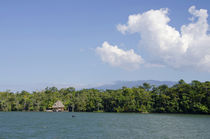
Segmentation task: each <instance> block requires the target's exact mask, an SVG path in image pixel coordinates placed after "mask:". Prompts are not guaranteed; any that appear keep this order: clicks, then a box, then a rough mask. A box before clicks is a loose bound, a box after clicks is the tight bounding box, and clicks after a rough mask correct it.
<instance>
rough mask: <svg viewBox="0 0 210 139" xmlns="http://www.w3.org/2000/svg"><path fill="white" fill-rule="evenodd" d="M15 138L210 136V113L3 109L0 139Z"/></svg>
mask: <svg viewBox="0 0 210 139" xmlns="http://www.w3.org/2000/svg"><path fill="white" fill-rule="evenodd" d="M72 115H75V116H76V117H72ZM13 138H14V139H23V138H29V139H65V138H66V139H68V138H72V139H87V138H88V139H97V138H99V139H153V138H154V139H177V138H179V139H182V138H183V139H198V138H199V139H209V138H210V115H190V114H137V113H76V112H75V113H71V112H64V113H46V112H0V139H13Z"/></svg>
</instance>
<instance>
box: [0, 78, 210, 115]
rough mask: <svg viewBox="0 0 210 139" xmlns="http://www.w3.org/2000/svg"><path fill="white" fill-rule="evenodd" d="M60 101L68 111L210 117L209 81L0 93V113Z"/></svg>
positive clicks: (41, 108) (44, 108) (43, 108)
mask: <svg viewBox="0 0 210 139" xmlns="http://www.w3.org/2000/svg"><path fill="white" fill-rule="evenodd" d="M57 100H60V101H62V102H63V105H64V106H65V107H64V110H65V111H70V112H134V113H185V114H210V82H209V81H206V82H199V81H196V80H194V81H192V82H191V83H189V84H188V83H186V82H185V81H184V80H180V81H179V82H178V83H177V84H175V85H174V86H172V87H168V86H167V85H160V86H158V87H156V86H153V85H150V84H148V83H144V84H143V85H142V86H138V87H133V88H127V87H122V88H121V89H117V90H108V89H107V90H98V89H82V90H75V88H73V87H69V88H62V89H57V88H56V87H50V88H49V87H47V88H45V90H43V91H34V92H32V93H29V92H27V91H24V90H23V91H21V92H15V93H14V92H10V91H5V92H0V111H34V112H35V111H37V112H39V111H47V110H50V109H51V108H52V106H53V104H54V103H55V102H56V101H57Z"/></svg>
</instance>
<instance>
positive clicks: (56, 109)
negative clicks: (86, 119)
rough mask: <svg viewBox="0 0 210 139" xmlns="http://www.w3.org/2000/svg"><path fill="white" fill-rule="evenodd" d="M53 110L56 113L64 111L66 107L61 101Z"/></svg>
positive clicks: (54, 105)
mask: <svg viewBox="0 0 210 139" xmlns="http://www.w3.org/2000/svg"><path fill="white" fill-rule="evenodd" d="M52 108H53V111H56V112H60V111H64V105H63V103H62V102H61V101H60V100H58V101H57V102H56V103H55V104H53V106H52Z"/></svg>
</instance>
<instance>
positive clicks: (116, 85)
mask: <svg viewBox="0 0 210 139" xmlns="http://www.w3.org/2000/svg"><path fill="white" fill-rule="evenodd" d="M145 82H146V83H149V84H150V85H155V86H160V85H163V84H165V85H168V86H169V87H171V86H173V85H174V84H176V83H177V82H174V81H157V80H138V81H116V82H113V83H111V84H105V85H101V86H98V87H95V88H96V89H103V90H105V89H120V88H122V87H123V86H126V87H128V88H132V87H138V86H140V85H143V83H145Z"/></svg>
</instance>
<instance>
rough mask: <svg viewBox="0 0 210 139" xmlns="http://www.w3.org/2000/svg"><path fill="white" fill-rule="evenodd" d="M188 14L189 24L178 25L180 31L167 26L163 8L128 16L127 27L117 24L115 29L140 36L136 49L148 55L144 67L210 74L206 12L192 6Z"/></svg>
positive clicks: (166, 17)
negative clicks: (198, 70)
mask: <svg viewBox="0 0 210 139" xmlns="http://www.w3.org/2000/svg"><path fill="white" fill-rule="evenodd" d="M188 11H189V13H190V14H191V15H192V17H191V20H190V23H189V24H187V25H182V26H181V29H180V31H178V30H176V29H175V28H174V27H172V26H170V25H169V24H168V23H169V22H170V18H169V16H168V9H167V8H166V9H159V10H149V11H147V12H144V13H142V14H134V15H130V16H129V17H128V22H127V24H123V25H122V24H119V25H118V26H117V29H118V30H119V31H120V32H121V33H123V34H126V33H139V34H140V36H141V37H140V38H141V39H140V49H144V51H146V52H147V54H148V55H149V57H148V58H147V59H145V60H146V61H147V62H148V63H151V64H160V65H168V66H171V67H174V68H183V67H187V68H196V69H201V70H205V71H209V72H210V35H209V34H208V29H209V25H208V23H207V18H208V13H207V10H205V9H200V10H197V9H196V8H195V6H192V7H190V8H189V10H188ZM133 53H134V52H133ZM141 59H142V58H141Z"/></svg>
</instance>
